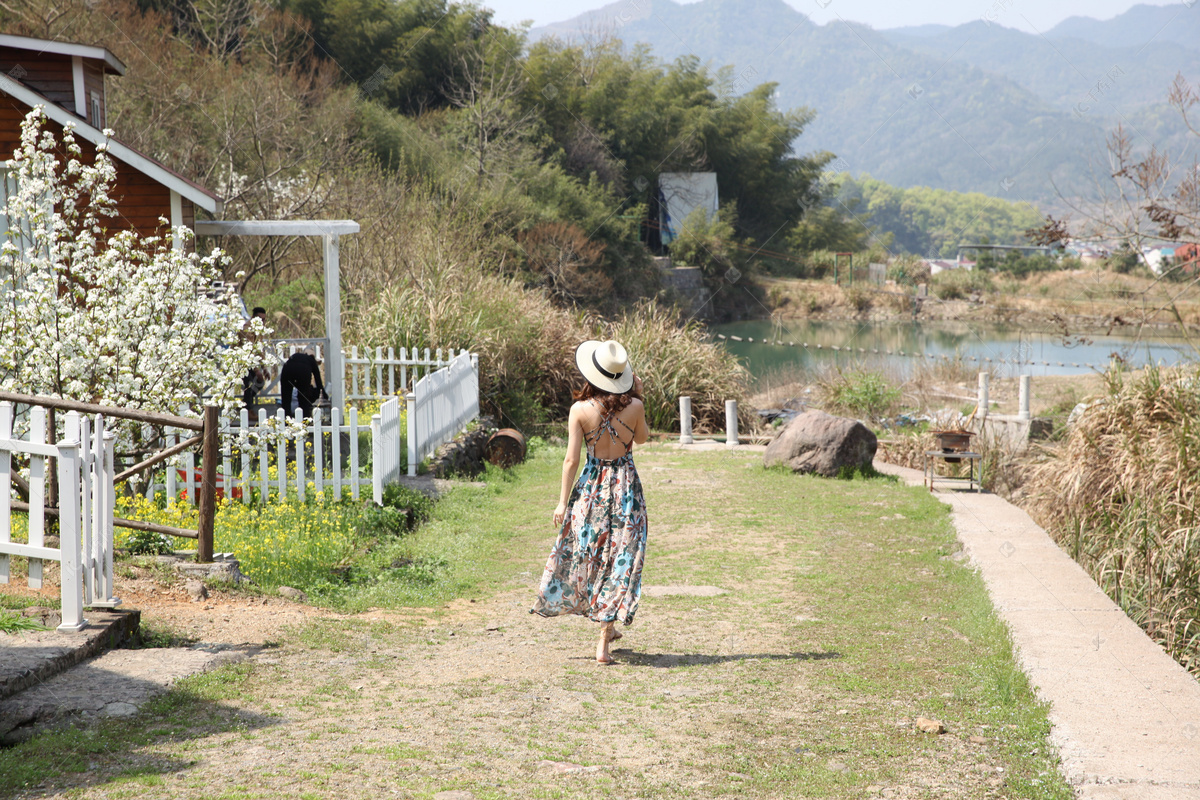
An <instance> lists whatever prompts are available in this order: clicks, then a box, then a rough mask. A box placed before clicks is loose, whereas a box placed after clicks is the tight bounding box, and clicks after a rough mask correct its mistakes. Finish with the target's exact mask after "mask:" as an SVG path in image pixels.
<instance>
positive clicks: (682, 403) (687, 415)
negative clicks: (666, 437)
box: [679, 397, 692, 444]
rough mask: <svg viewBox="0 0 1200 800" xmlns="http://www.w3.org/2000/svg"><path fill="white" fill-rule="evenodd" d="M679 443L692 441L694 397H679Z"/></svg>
mask: <svg viewBox="0 0 1200 800" xmlns="http://www.w3.org/2000/svg"><path fill="white" fill-rule="evenodd" d="M679 443H680V444H691V443H692V398H690V397H680V398H679Z"/></svg>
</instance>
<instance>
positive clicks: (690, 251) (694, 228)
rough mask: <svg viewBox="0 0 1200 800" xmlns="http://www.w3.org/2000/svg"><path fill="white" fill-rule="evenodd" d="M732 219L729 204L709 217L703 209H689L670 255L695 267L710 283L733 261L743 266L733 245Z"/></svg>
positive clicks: (718, 278) (673, 242) (732, 213)
mask: <svg viewBox="0 0 1200 800" xmlns="http://www.w3.org/2000/svg"><path fill="white" fill-rule="evenodd" d="M736 219H737V210H736V206H735V205H733V204H727V205H726V207H725V208H723V209H721V212H720V213H719V214H717V215H716V216H714V217H713V218H712V219H709V217H708V212H707V211H706V210H705V209H703V208H696V209H693V210H692V213H691V214H689V215H688V216H687V219H685V220H684V221H683V224H682V225H680V226H679V234H678V235H677V236H676V237H675V239H674V241H672V242H671V258H672V259H673V260H674V261H675V263H677V264H687V265H689V266H693V267H699V268H700V270H701V272H703V273H704V277H705V279H706V281H707V282H708V283H710V284H712V283H716V282H718V281H720V280H721V277H722V276H723V275H724V274H725V273H726V272H728V271H729V269H730V268H731V267H733V266H734V265H735V261H737V262H738V263H741V264H742V265H743V266H744V261H743V260H742V259H739V258H737V253H736V251H735V250H734V248H733V243H734V240H735V236H736V234H735V231H734V227H733V222H732V221H731V220H736Z"/></svg>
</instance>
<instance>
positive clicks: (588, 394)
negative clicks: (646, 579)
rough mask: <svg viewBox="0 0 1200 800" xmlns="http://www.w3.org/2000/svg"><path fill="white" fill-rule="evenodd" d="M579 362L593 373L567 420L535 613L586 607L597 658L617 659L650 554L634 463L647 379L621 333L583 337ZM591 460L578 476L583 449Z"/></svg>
mask: <svg viewBox="0 0 1200 800" xmlns="http://www.w3.org/2000/svg"><path fill="white" fill-rule="evenodd" d="M575 363H576V365H577V366H578V367H579V372H580V373H581V374H582V375H583V378H584V380H585V381H586V382H585V383H584V384H583V386H582V387H581V388H580V389H579V390H578V391H576V392H575V393H574V397H575V404H574V405H572V406H571V415H570V417H569V419H568V421H567V431H568V439H567V457H566V458H565V459H564V460H563V471H562V488H561V490H560V492H559V496H558V508H556V509H554V525H555V526H556V527H557V528H558V529H559V530H558V540H557V541H555V543H554V549H552V550H551V551H550V559H549V560H548V561H547V562H546V571H545V572H544V573H543V574H542V585H541V587H540V588H539V589H538V596H537V601H536V602H535V603H534V604H533V608H532V609H530V613H536V614H541V615H542V616H543V617H555V616H558V615H559V614H580V615H582V616H586V617H587V618H588V619H590V620H593V621H594V622H599V623H600V643H599V644H598V645H596V661H597V662H598V663H600V664H611V663H612V660H613V659H612V656H611V655H609V652H608V644H609V642H611V641H612V640H613V639H619V638H621V634H620V633H618V632H617V631H616V629H615V628H614V623H615V622H616V621H617V620H620V621H621V622H623V623H624V624H626V625H629V624H630V623H632V622H633V615H634V614H636V613H637V607H638V598H639V597H640V595H641V592H642V561H643V559H644V558H645V555H646V503H645V500H644V499H643V497H642V482H641V480H640V479H639V478H638V474H637V468H635V467H634V465H633V453H632V450H633V445H634V443H635V442H636V443H637V444H642V443H644V442H645V441H646V439H648V438H649V436H650V431H649V430H648V429H647V428H646V410H645V407H644V406H643V405H642V382H641V380H639V379H638V377H637V376H636V375H634V374H633V370H632V369H631V368H630V366H629V358H628V356H627V355H626V353H625V348H624V347H622V346H621V345H620V344H618V343H617V342H614V341H608V342H595V341H592V342H584V343H583V344H581V345H579V348H578V349H576V351H575ZM584 446H586V447H587V462H586V463H585V464H584V465H583V474H582V475H580V476H579V481H578V482H576V480H575V473H576V471H577V470H578V469H579V450H580V448H581V447H584Z"/></svg>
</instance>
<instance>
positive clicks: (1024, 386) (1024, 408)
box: [1017, 375, 1029, 419]
mask: <svg viewBox="0 0 1200 800" xmlns="http://www.w3.org/2000/svg"><path fill="white" fill-rule="evenodd" d="M1017 398H1018V400H1017V408H1018V409H1019V411H1018V412H1017V417H1018V418H1020V419H1029V376H1028V375H1022V376H1021V388H1020V391H1019V392H1018V394H1017Z"/></svg>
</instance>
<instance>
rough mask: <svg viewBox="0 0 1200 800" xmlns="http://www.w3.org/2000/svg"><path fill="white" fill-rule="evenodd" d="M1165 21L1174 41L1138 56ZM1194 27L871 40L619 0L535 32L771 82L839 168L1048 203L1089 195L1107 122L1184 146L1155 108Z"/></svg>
mask: <svg viewBox="0 0 1200 800" xmlns="http://www.w3.org/2000/svg"><path fill="white" fill-rule="evenodd" d="M1122 20H1123V21H1122ZM1164 21H1165V22H1169V24H1168V25H1167V28H1169V29H1171V31H1172V33H1171V36H1166V35H1165V33H1163V34H1159V36H1158V37H1157V38H1155V39H1154V40H1153V44H1152V45H1151V46H1145V47H1144V46H1143V45H1144V44H1145V42H1146V41H1147V40H1149V39H1150V38H1151V36H1153V34H1154V31H1153V30H1151V29H1153V28H1154V26H1155V25H1156V24H1159V23H1160V22H1164ZM1197 21H1200V8H1196V9H1191V8H1188V7H1186V6H1184V5H1178V6H1167V7H1158V6H1137V7H1135V8H1134V9H1131V10H1130V11H1129V12H1127V13H1126V14H1123V15H1121V17H1118V18H1116V19H1115V20H1109V21H1106V22H1095V21H1094V20H1090V21H1089V20H1083V19H1081V18H1072V19H1071V20H1067V21H1065V22H1064V23H1062V24H1061V25H1059V26H1057V27H1056V28H1055V29H1054V30H1053V31H1051V32H1050V33H1052V34H1054V35H1053V36H1051V35H1050V34H1047V36H1046V37H1042V36H1038V35H1034V34H1026V33H1022V32H1020V31H1017V30H1014V29H1011V28H1005V27H1002V25H1001V24H1000V23H1003V22H1004V19H1003V17H1002V16H1001V17H1000V18H999V19H998V20H996V21H995V22H993V23H992V24H988V23H985V22H983V21H977V22H972V23H968V24H966V25H960V26H957V27H953V28H951V27H947V26H944V25H921V26H913V27H908V28H896V29H891V30H885V31H875V30H872V29H871V28H869V27H866V26H863V25H858V24H855V23H846V22H831V23H828V24H826V25H817V24H815V23H813V22H812V21H811V20H810V19H809V18H808V17H807V16H805V15H804V14H802V13H800V12H799V11H796V10H795V9H794V8H792V7H791V6H789V5H787V4H786V3H784V2H783V0H701V2H697V3H690V4H687V5H682V4H679V3H676V2H672V0H639V2H637V3H630V2H628V0H621V2H617V3H613V4H611V5H609V6H606V7H604V8H601V9H597V10H595V11H592V12H589V13H587V14H583V15H581V16H579V17H576V18H574V19H571V20H567V21H565V22H561V23H556V24H554V25H549V26H546V27H544V28H540V29H535V30H534V31H532V32H531V38H534V39H536V38H538V37H540V36H544V35H558V36H560V37H565V38H571V37H574V36H578V35H579V34H581V33H588V34H592V35H595V34H597V33H603V32H609V33H613V34H615V35H616V36H619V37H620V38H621V39H623V40H624V41H625V42H626V44H627V45H632V44H633V43H635V42H643V43H646V44H648V45H649V46H650V47H651V49H652V50H653V52H654V53H655V54H656V55H658V56H659V57H660V58H663V59H665V60H672V59H675V58H678V57H680V56H695V57H697V58H699V59H700V60H701V61H702V62H706V63H708V64H710V66H711V67H712V68H713V69H716V68H719V67H722V66H724V65H731V67H732V72H731V80H732V89H733V91H735V92H736V91H744V90H745V89H748V88H749V87H750V86H753V85H756V84H759V83H763V82H765V81H774V82H776V83H777V84H778V89H777V95H776V98H777V102H778V104H779V106H780V107H781V108H785V109H787V108H795V107H799V106H807V107H809V108H812V109H813V110H815V111H816V112H817V117H816V119H815V121H814V122H813V123H812V124H811V125H810V126H809V128H808V129H807V130H806V132H805V134H804V135H803V136H802V137H801V139H800V140H799V141H798V143H797V148H798V149H799V150H801V151H812V150H830V151H832V152H834V153H836V154H837V155H838V157H839V160H838V162H836V164H835V166H836V168H837V169H839V170H842V169H845V170H849V171H851V172H852V173H854V174H856V175H858V174H862V173H870V174H871V175H872V176H874V177H875V178H878V179H881V180H884V181H887V182H888V183H892V184H895V185H897V186H902V187H911V186H931V187H934V188H939V189H950V190H956V191H978V192H983V193H985V194H990V195H993V196H998V197H1004V198H1005V199H1008V200H1022V199H1023V200H1027V201H1029V202H1032V203H1037V204H1040V205H1042V206H1044V207H1053V206H1057V205H1058V202H1057V201H1058V194H1059V192H1062V193H1064V194H1066V195H1074V194H1077V193H1082V192H1086V191H1087V190H1088V188H1089V187H1090V185H1091V183H1090V174H1091V172H1092V168H1091V164H1092V163H1094V162H1098V161H1100V160H1101V159H1102V158H1103V155H1104V153H1103V143H1104V137H1105V135H1106V133H1107V132H1108V131H1109V130H1110V129H1111V128H1112V127H1114V126H1115V125H1116V124H1117V123H1118V122H1121V123H1123V124H1125V125H1126V126H1127V127H1129V128H1131V129H1133V130H1135V131H1136V133H1135V138H1136V139H1137V141H1138V143H1139V144H1140V145H1142V146H1144V147H1149V145H1150V144H1159V145H1160V146H1161V145H1166V146H1172V147H1173V146H1176V145H1179V144H1180V143H1181V141H1182V139H1183V137H1184V133H1183V130H1182V125H1181V124H1180V123H1179V121H1178V119H1177V115H1175V114H1174V113H1173V112H1172V111H1171V110H1170V109H1169V108H1167V107H1166V106H1165V98H1166V91H1167V88H1168V86H1169V84H1170V81H1171V79H1172V78H1173V77H1174V75H1175V73H1176V72H1178V71H1183V72H1184V73H1185V74H1190V75H1193V76H1194V77H1196V78H1200V44H1196V42H1200V36H1197V37H1195V38H1196V42H1193V43H1191V44H1190V45H1188V46H1185V45H1184V44H1181V43H1180V42H1178V41H1176V39H1177V38H1179V37H1180V35H1179V34H1178V31H1177V30H1176V29H1179V30H1191V29H1192V28H1191V26H1192V25H1193V24H1194V23H1196V22H1197ZM1093 22H1095V24H1094V25H1092V24H1090V23H1093ZM1159 27H1160V28H1161V27H1162V26H1161V25H1159ZM1122 28H1123V30H1122ZM1146 31H1150V33H1149V34H1146V33H1145V32H1146ZM1198 33H1200V31H1198ZM1182 38H1187V36H1186V35H1184V36H1183V37H1182ZM1100 40H1103V41H1100ZM1193 45H1194V46H1193Z"/></svg>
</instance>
